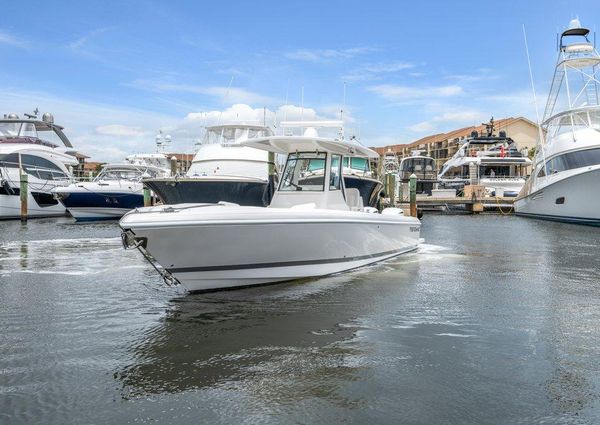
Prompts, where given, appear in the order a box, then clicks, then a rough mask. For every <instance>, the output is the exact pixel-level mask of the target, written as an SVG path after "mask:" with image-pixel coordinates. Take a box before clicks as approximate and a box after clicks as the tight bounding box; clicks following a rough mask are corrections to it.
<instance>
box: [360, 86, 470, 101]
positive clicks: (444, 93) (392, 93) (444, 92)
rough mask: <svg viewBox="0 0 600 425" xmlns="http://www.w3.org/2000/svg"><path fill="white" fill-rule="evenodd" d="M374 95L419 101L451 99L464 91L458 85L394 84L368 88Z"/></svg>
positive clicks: (398, 99) (389, 98)
mask: <svg viewBox="0 0 600 425" xmlns="http://www.w3.org/2000/svg"><path fill="white" fill-rule="evenodd" d="M367 90H369V91H370V92H372V93H375V94H377V95H378V96H380V97H382V98H384V99H388V100H394V101H408V100H417V99H427V98H434V97H451V96H457V95H460V94H462V93H463V89H462V87H460V86H457V85H449V86H432V87H408V86H399V85H393V84H381V85H377V86H371V87H368V88H367Z"/></svg>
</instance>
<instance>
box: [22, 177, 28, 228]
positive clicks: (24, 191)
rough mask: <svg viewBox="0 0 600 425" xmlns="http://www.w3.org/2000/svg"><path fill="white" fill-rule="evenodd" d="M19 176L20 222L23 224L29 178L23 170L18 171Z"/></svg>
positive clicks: (25, 214) (25, 217) (25, 215)
mask: <svg viewBox="0 0 600 425" xmlns="http://www.w3.org/2000/svg"><path fill="white" fill-rule="evenodd" d="M20 175H21V182H20V183H21V184H20V190H21V192H20V198H21V221H22V222H23V223H25V222H27V193H28V189H29V188H28V186H29V176H28V175H27V173H26V172H24V171H23V170H21V171H20Z"/></svg>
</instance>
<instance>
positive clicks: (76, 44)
mask: <svg viewBox="0 0 600 425" xmlns="http://www.w3.org/2000/svg"><path fill="white" fill-rule="evenodd" d="M110 29H111V28H110V27H106V28H98V29H95V30H93V31H90V32H88V33H87V34H85V35H83V36H81V37H79V38H77V39H76V40H73V41H72V42H70V43H69V44H68V47H69V48H70V49H72V50H75V51H79V50H81V49H82V48H83V47H84V46H85V45H86V44H87V43H88V42H89V41H90V40H91V39H93V38H94V37H97V36H98V35H100V34H103V33H105V32H107V31H109V30H110Z"/></svg>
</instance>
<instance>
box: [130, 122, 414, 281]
mask: <svg viewBox="0 0 600 425" xmlns="http://www.w3.org/2000/svg"><path fill="white" fill-rule="evenodd" d="M243 145H244V146H248V147H252V148H255V149H261V150H267V151H272V152H275V153H279V154H285V155H287V162H286V164H285V168H284V171H283V173H282V177H281V179H280V182H279V185H278V188H277V190H276V192H275V194H274V195H273V198H272V201H271V204H270V205H269V207H249V206H246V207H244V206H239V205H235V204H230V203H219V204H217V205H214V204H194V205H189V204H188V205H165V206H161V207H150V208H141V209H137V210H134V211H132V212H129V213H127V214H126V215H125V216H124V217H123V218H122V219H121V221H120V226H121V228H122V229H123V234H122V237H123V243H124V245H125V246H126V247H136V248H138V249H139V250H140V251H141V252H142V253H143V254H144V256H145V258H146V259H148V260H149V261H151V262H152V263H153V264H154V265H155V267H156V268H157V270H159V271H160V272H161V274H162V275H163V277H164V278H165V280H166V281H168V282H175V283H177V282H179V283H181V284H182V285H183V286H184V287H185V288H186V289H187V290H189V291H201V290H214V289H220V288H231V287H241V286H249V285H258V284H265V283H274V282H280V281H287V280H293V279H299V278H305V277H313V276H322V275H327V274H331V273H337V272H342V271H345V270H349V269H353V268H356V267H361V266H364V265H367V264H370V263H374V262H377V261H382V260H385V259H388V258H391V257H394V256H397V255H399V254H402V253H404V252H407V251H411V250H414V249H416V248H417V247H418V244H419V235H420V226H421V225H420V222H419V220H418V219H417V218H414V217H405V216H404V215H403V214H402V210H399V209H397V208H389V209H385V210H383V212H382V213H378V212H377V210H376V209H375V208H371V207H364V206H363V204H362V198H361V196H360V194H359V191H358V189H347V188H346V187H345V185H344V179H343V178H342V164H343V158H344V156H359V157H377V154H376V153H375V152H374V151H372V150H370V149H368V148H365V147H364V146H362V145H360V144H358V143H356V142H353V141H342V140H339V139H334V138H325V137H319V136H318V135H317V134H316V130H315V129H311V128H307V129H306V131H305V135H303V136H293V135H292V136H269V137H262V138H257V139H253V140H252V141H247V142H244V143H243ZM317 168H320V169H322V170H323V172H322V174H321V176H320V178H318V179H316V178H315V175H314V174H313V175H311V174H310V173H309V172H308V170H312V171H313V172H314V171H315V170H316V169H317ZM156 263H158V264H160V265H161V266H162V268H159V267H158V266H157V265H156Z"/></svg>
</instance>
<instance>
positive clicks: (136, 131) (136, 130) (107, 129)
mask: <svg viewBox="0 0 600 425" xmlns="http://www.w3.org/2000/svg"><path fill="white" fill-rule="evenodd" d="M96 133H98V134H102V135H106V136H117V137H139V136H144V135H146V131H144V129H142V128H140V127H131V126H128V125H122V124H109V125H102V126H100V127H96Z"/></svg>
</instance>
